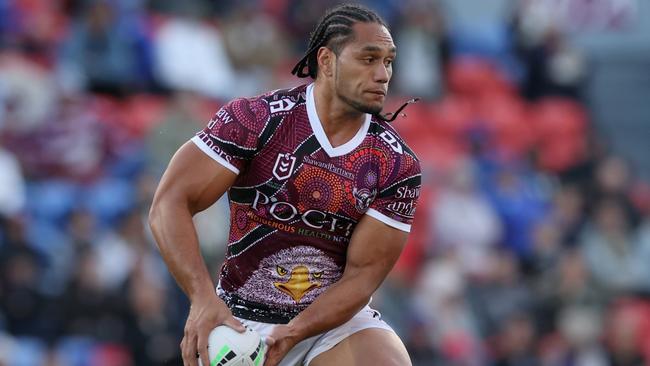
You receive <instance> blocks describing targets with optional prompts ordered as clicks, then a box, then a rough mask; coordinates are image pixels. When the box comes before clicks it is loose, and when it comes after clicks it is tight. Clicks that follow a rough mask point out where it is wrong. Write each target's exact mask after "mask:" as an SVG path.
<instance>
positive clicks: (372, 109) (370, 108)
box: [336, 90, 383, 114]
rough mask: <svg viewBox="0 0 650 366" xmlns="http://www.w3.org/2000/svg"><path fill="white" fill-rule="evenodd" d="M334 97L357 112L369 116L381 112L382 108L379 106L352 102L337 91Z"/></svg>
mask: <svg viewBox="0 0 650 366" xmlns="http://www.w3.org/2000/svg"><path fill="white" fill-rule="evenodd" d="M336 95H337V96H338V97H339V98H340V99H341V100H342V101H344V102H345V103H347V104H348V105H349V106H350V107H352V108H354V109H356V110H357V111H359V112H361V113H369V114H378V113H379V112H381V110H382V108H383V106H381V105H370V104H364V103H362V102H359V101H356V100H353V99H351V98H348V97H346V96H345V95H343V94H341V93H339V91H338V90H337V91H336Z"/></svg>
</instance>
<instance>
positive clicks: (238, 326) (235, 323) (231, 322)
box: [223, 317, 246, 333]
mask: <svg viewBox="0 0 650 366" xmlns="http://www.w3.org/2000/svg"><path fill="white" fill-rule="evenodd" d="M223 324H225V325H227V326H229V327H230V328H232V329H234V330H236V331H238V332H239V333H244V332H245V331H246V327H244V326H243V325H242V323H241V322H240V321H239V320H237V319H235V318H233V317H230V318H229V319H226V320H225V321H224V322H223Z"/></svg>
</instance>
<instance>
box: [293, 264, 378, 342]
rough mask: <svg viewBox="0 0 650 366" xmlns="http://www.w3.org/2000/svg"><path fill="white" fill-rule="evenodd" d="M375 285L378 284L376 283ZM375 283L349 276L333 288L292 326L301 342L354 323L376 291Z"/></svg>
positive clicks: (298, 317) (294, 321) (318, 298)
mask: <svg viewBox="0 0 650 366" xmlns="http://www.w3.org/2000/svg"><path fill="white" fill-rule="evenodd" d="M372 282H374V281H372ZM376 287H377V286H376V285H373V284H372V283H371V281H365V280H363V279H362V278H359V277H354V276H349V277H344V278H342V279H341V280H340V281H338V282H337V283H335V284H333V285H332V286H331V287H330V288H329V289H327V291H325V292H324V293H323V294H322V295H320V296H318V297H317V298H316V300H315V301H314V302H313V303H312V304H311V305H310V306H309V307H307V309H305V310H304V311H302V312H301V313H300V314H298V315H297V316H296V317H295V318H294V319H292V320H291V321H290V322H289V324H288V325H289V326H290V327H291V328H292V331H293V332H295V336H296V337H297V338H298V339H305V338H309V337H311V336H314V335H316V334H320V333H323V332H326V331H328V330H330V329H333V328H336V327H338V326H339V325H341V324H343V323H345V322H347V321H348V320H350V319H352V317H353V316H354V315H355V314H356V313H358V312H359V310H361V309H362V308H363V307H364V306H366V305H367V304H368V302H369V301H370V296H371V295H372V293H373V292H374V290H375V289H376Z"/></svg>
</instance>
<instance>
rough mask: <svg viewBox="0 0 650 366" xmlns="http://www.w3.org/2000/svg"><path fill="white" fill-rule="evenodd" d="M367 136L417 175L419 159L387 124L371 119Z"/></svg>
mask: <svg viewBox="0 0 650 366" xmlns="http://www.w3.org/2000/svg"><path fill="white" fill-rule="evenodd" d="M368 134H369V135H371V136H372V137H373V138H375V139H376V140H377V141H378V143H380V144H384V145H386V146H387V147H389V148H390V151H391V155H392V156H393V159H394V160H397V161H400V162H403V163H406V164H409V165H412V166H413V168H412V169H413V170H416V171H417V172H418V173H419V171H420V159H419V158H418V157H417V155H416V154H415V152H413V150H412V149H411V148H410V147H409V146H408V144H407V143H406V141H404V139H403V138H402V137H401V136H400V134H399V132H397V130H395V128H393V126H391V125H390V124H389V123H388V122H385V121H381V120H377V119H376V118H375V117H373V118H372V120H371V121H370V128H369V129H368Z"/></svg>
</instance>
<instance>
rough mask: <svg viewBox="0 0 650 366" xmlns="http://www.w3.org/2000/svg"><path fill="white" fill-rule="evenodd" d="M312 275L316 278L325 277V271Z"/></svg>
mask: <svg viewBox="0 0 650 366" xmlns="http://www.w3.org/2000/svg"><path fill="white" fill-rule="evenodd" d="M312 276H314V278H315V279H319V278H321V277H323V272H314V273H313V274H312Z"/></svg>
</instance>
